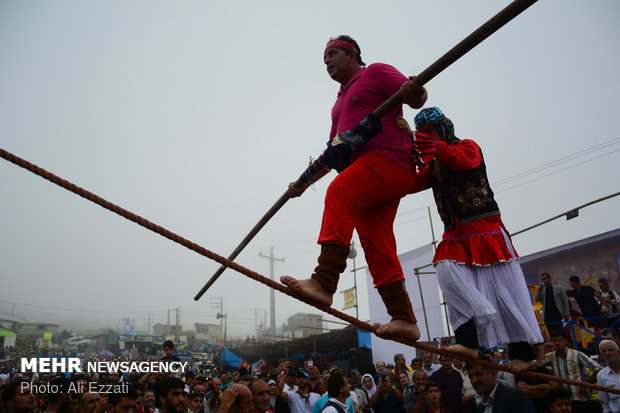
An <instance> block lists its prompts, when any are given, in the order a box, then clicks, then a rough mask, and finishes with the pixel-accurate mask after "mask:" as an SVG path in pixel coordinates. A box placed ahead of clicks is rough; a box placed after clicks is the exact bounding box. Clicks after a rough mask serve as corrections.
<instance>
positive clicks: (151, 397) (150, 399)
mask: <svg viewBox="0 0 620 413" xmlns="http://www.w3.org/2000/svg"><path fill="white" fill-rule="evenodd" d="M142 404H144V405H145V406H147V407H153V405H154V404H155V393H153V392H152V391H150V390H147V391H145V392H144V396H142Z"/></svg>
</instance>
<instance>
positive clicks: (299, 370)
mask: <svg viewBox="0 0 620 413" xmlns="http://www.w3.org/2000/svg"><path fill="white" fill-rule="evenodd" d="M608 333H609V339H605V340H603V341H601V343H600V345H599V347H600V359H599V360H600V361H601V362H602V364H605V367H603V366H602V365H600V364H599V363H597V361H595V360H594V359H593V358H592V357H590V356H588V355H586V354H584V353H582V352H579V351H577V350H574V349H571V348H569V345H568V344H569V342H568V340H567V336H566V333H565V331H564V330H562V329H559V330H554V331H553V332H552V334H551V341H550V342H549V343H546V344H545V345H541V346H539V352H538V359H537V361H536V369H535V371H536V372H538V373H543V374H546V375H549V376H559V377H564V378H569V379H573V380H578V381H584V382H591V383H596V382H599V383H600V384H601V385H605V386H606V387H612V388H616V389H620V351H619V350H618V336H617V334H616V331H615V330H610V331H609V332H608ZM164 347H165V351H164V356H163V357H161V358H160V360H162V361H175V360H178V359H177V358H176V357H175V356H174V355H173V354H172V352H173V350H174V345H173V344H172V343H171V342H167V343H166V344H165V346H164ZM480 358H481V359H484V360H487V361H492V362H495V363H498V364H499V363H505V362H507V361H509V354H507V352H506V351H501V350H496V351H482V354H481V355H480ZM435 361H436V360H435V357H434V355H433V354H432V353H430V352H424V353H422V354H421V355H420V357H419V358H414V359H412V360H410V363H407V360H406V358H405V356H404V355H403V354H400V353H399V354H395V355H394V357H393V360H388V362H387V363H386V362H385V361H378V362H377V363H376V365H375V366H376V368H373V369H372V371H364V370H362V371H360V370H359V369H358V368H356V367H357V366H350V368H349V369H346V370H345V371H343V370H341V369H340V368H338V367H332V368H327V369H324V370H323V372H320V371H319V369H318V368H317V366H315V365H313V363H312V361H311V360H307V361H305V362H303V364H302V365H299V366H297V367H295V366H294V365H293V363H292V362H290V361H284V362H282V364H280V366H278V368H277V369H275V371H274V370H272V371H268V370H267V369H266V366H264V367H265V369H264V370H259V371H256V370H254V371H252V369H251V368H250V369H249V368H247V367H241V368H238V369H235V370H231V371H226V370H223V371H220V372H217V371H213V372H201V371H198V372H196V371H194V369H188V370H187V371H185V372H184V373H183V374H182V375H180V377H176V376H175V375H173V374H164V373H146V374H136V373H131V374H120V373H112V374H99V375H98V377H91V376H89V375H87V374H73V375H71V376H70V377H67V375H65V374H57V375H52V374H44V373H42V374H28V373H23V372H17V371H15V372H13V373H12V374H11V375H3V376H1V380H2V381H3V382H4V383H2V388H1V392H2V399H1V400H2V403H1V404H0V413H15V412H21V413H42V412H49V413H52V412H55V413H105V412H108V413H116V412H126V413H249V412H253V413H265V412H273V413H320V412H323V411H325V412H326V413H345V412H346V413H426V412H445V413H470V412H472V413H473V412H476V413H478V412H502V413H503V412H519V413H528V412H537V413H538V412H541V413H546V412H571V411H572V412H587V413H594V412H619V411H620V395H617V394H614V393H606V392H598V394H596V393H593V392H591V391H590V390H589V389H587V388H583V387H579V386H568V385H564V384H558V383H557V382H555V381H552V380H538V379H532V378H529V377H525V376H520V375H517V376H514V375H512V374H510V373H506V372H504V371H501V372H498V371H497V370H495V369H490V368H487V367H484V366H481V365H479V364H475V363H474V364H464V363H463V362H462V361H460V360H457V359H452V358H450V357H445V356H442V357H439V358H438V359H437V361H438V363H436V362H435ZM91 383H92V384H91ZM93 384H94V385H95V386H93ZM46 386H47V388H48V389H50V388H53V389H55V391H47V392H45V391H41V390H40V389H42V388H43V387H46ZM115 388H120V389H122V390H121V391H114V390H111V389H115Z"/></svg>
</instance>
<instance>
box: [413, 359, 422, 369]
mask: <svg viewBox="0 0 620 413" xmlns="http://www.w3.org/2000/svg"><path fill="white" fill-rule="evenodd" d="M411 368H412V369H414V370H418V369H421V368H422V361H421V360H416V361H414V362H413V363H411Z"/></svg>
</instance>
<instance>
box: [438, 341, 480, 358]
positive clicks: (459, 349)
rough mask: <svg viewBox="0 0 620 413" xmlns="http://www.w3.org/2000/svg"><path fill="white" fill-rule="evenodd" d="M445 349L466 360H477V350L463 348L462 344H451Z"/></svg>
mask: <svg viewBox="0 0 620 413" xmlns="http://www.w3.org/2000/svg"><path fill="white" fill-rule="evenodd" d="M445 349H446V350H448V351H450V352H454V353H456V354H458V355H460V356H463V357H464V358H465V359H467V360H476V359H477V358H478V349H476V348H470V347H465V346H464V345H462V344H452V345H449V346H446V347H445Z"/></svg>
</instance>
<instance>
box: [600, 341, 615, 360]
mask: <svg viewBox="0 0 620 413" xmlns="http://www.w3.org/2000/svg"><path fill="white" fill-rule="evenodd" d="M599 351H600V353H601V357H603V358H604V359H605V361H607V362H610V361H612V360H615V359H617V358H618V349H617V347H616V345H615V344H613V343H604V344H601V345H600V349H599Z"/></svg>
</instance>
